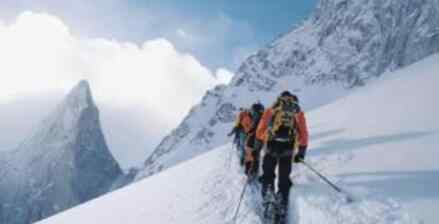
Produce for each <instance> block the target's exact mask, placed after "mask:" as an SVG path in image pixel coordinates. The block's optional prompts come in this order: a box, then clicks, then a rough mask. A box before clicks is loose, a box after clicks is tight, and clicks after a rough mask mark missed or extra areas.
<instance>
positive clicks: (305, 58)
mask: <svg viewBox="0 0 439 224" xmlns="http://www.w3.org/2000/svg"><path fill="white" fill-rule="evenodd" d="M438 51H439V1H438V0H410V1H396V0H363V1H357V0H321V1H320V2H319V4H318V6H317V8H316V10H315V11H314V13H313V14H312V15H311V16H310V18H309V19H307V20H306V21H304V23H303V24H302V25H301V26H299V27H297V28H296V29H294V30H293V31H291V32H289V33H287V34H285V35H283V36H281V37H280V38H279V39H277V40H276V41H274V42H273V43H271V44H269V45H268V46H267V47H266V48H264V49H261V50H259V51H258V52H257V53H256V54H254V55H251V56H250V57H249V58H248V59H247V60H245V61H244V62H243V64H242V65H241V66H240V68H239V69H238V71H237V72H236V75H235V77H234V78H233V80H232V81H231V83H230V84H229V85H228V86H218V87H216V88H215V89H213V90H211V91H209V92H208V93H207V94H206V95H205V96H204V98H203V99H202V101H201V103H200V104H199V105H196V106H195V107H194V108H193V109H192V110H191V111H190V113H189V114H188V115H187V116H186V118H185V119H184V120H183V122H182V123H181V124H180V125H179V126H178V127H177V128H176V129H175V130H174V131H172V133H170V134H169V135H168V136H167V137H165V138H164V139H163V141H162V142H161V144H160V145H159V146H158V147H157V148H156V149H155V151H154V152H153V153H152V155H151V156H150V157H149V158H148V159H147V160H146V161H145V164H144V169H143V170H142V171H141V172H139V174H138V176H137V179H140V178H143V177H145V176H149V175H152V174H154V173H157V172H159V171H161V170H163V169H165V168H168V167H170V166H173V165H175V164H177V163H179V162H181V161H185V160H187V159H189V158H192V157H193V156H195V155H198V154H200V153H203V152H206V151H207V150H210V149H213V148H214V147H217V146H220V145H222V144H224V143H225V142H226V137H225V135H226V133H227V131H228V130H229V129H230V128H231V125H232V121H233V120H234V118H235V115H236V113H237V111H238V109H239V107H242V106H246V107H248V106H250V104H251V103H253V102H255V101H257V100H261V101H262V102H263V103H264V104H265V105H267V106H269V104H270V103H271V102H272V101H273V100H274V99H275V97H276V96H277V95H278V94H279V93H280V92H281V91H283V90H285V89H288V90H290V91H293V92H295V93H296V94H297V95H299V97H300V100H301V104H302V106H303V108H305V109H306V110H309V109H313V108H316V107H318V106H321V105H324V104H327V103H330V102H332V101H334V100H335V99H337V98H339V97H341V96H345V95H347V94H348V93H349V92H351V91H352V89H354V88H357V87H359V86H363V85H367V83H368V82H370V81H373V80H376V78H377V77H380V76H382V75H383V74H384V73H385V72H386V71H392V70H396V69H399V68H401V67H404V66H407V65H410V64H412V63H414V62H416V61H418V60H420V59H423V58H424V57H426V56H429V55H431V54H433V53H435V52H438Z"/></svg>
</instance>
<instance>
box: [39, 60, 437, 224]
mask: <svg viewBox="0 0 439 224" xmlns="http://www.w3.org/2000/svg"><path fill="white" fill-rule="evenodd" d="M437 71H439V54H438V55H434V56H431V57H429V58H427V59H424V60H423V61H421V62H418V63H416V64H414V65H412V66H409V67H407V68H405V69H402V70H399V71H397V72H395V73H392V74H388V75H386V79H385V80H381V81H380V82H376V83H374V84H373V85H371V86H369V87H366V88H363V89H360V90H358V91H356V92H355V93H353V94H351V95H350V96H347V97H345V98H342V99H340V100H338V101H336V102H334V103H332V104H330V105H327V106H325V107H322V108H319V109H317V110H315V111H312V112H310V113H308V120H309V125H310V129H311V134H312V135H311V145H310V151H309V155H308V158H307V160H308V161H309V162H310V163H311V164H313V165H314V166H315V167H316V168H317V169H318V170H320V171H322V172H323V173H324V174H326V175H328V176H329V177H330V178H331V179H332V180H333V181H335V182H337V183H338V184H339V185H341V186H342V187H343V188H344V189H345V190H347V191H348V192H350V193H351V194H352V195H354V197H355V198H356V200H355V202H354V203H350V204H348V203H346V202H345V201H344V200H343V197H341V195H339V194H336V193H334V192H333V191H331V190H330V189H329V188H328V187H327V186H326V185H325V184H323V183H321V182H320V180H319V179H318V178H317V177H316V176H315V175H313V174H312V173H310V172H309V171H308V170H307V169H306V168H305V167H303V166H302V165H295V167H294V171H293V174H292V178H293V181H294V182H295V184H296V185H295V187H294V188H293V191H292V192H293V193H292V195H291V198H290V202H291V203H290V214H291V217H292V218H291V220H290V223H296V224H314V223H316V224H317V223H334V224H344V223H346V224H351V223H360V224H363V223H364V224H369V223H382V224H387V223H432V224H433V223H436V220H437V219H439V214H438V213H437V212H436V211H438V210H439V194H438V192H439V191H438V190H437V189H439V163H438V162H437V158H438V157H439V151H438V150H437V144H438V143H439V119H438V118H437V114H439V105H437V100H436V99H435V97H436V96H437V95H438V93H437V86H439V76H438V75H437V74H436V73H437ZM244 180H245V179H244V176H243V175H242V174H241V171H240V169H239V168H238V165H237V159H236V156H235V153H234V152H233V149H232V148H231V146H230V145H225V146H223V147H220V148H217V149H216V150H213V151H212V152H209V153H206V154H204V155H202V156H199V157H196V158H194V159H192V160H190V161H188V162H185V163H182V164H180V165H178V166H175V167H173V168H170V169H168V170H166V171H164V172H161V173H159V174H158V175H155V176H152V177H150V178H147V179H144V180H142V181H139V182H137V183H134V184H132V185H130V186H128V187H125V188H123V189H120V190H118V191H116V192H113V193H111V194H107V195H105V196H103V197H101V198H98V199H96V200H93V201H91V202H89V203H86V204H83V205H81V206H79V207H76V208H74V209H71V210H70V211H67V212H64V213H62V214H60V215H57V216H55V217H52V218H49V219H47V220H44V221H42V222H41V224H52V223H53V224H58V223H63V224H70V223H72V224H76V223H106V224H113V223H114V224H119V223H125V224H130V223H144V222H147V223H209V224H212V223H229V221H230V220H231V218H232V215H233V211H234V209H235V207H236V205H237V200H238V198H239V194H240V191H241V189H242V187H243V183H244ZM257 195H258V194H257V192H253V191H252V190H249V191H248V192H247V194H246V195H245V201H244V204H243V207H242V210H241V212H240V216H239V219H238V223H260V221H259V219H258V216H257V215H256V209H255V208H256V206H255V201H257V200H254V199H255V198H257Z"/></svg>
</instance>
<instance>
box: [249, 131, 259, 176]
mask: <svg viewBox="0 0 439 224" xmlns="http://www.w3.org/2000/svg"><path fill="white" fill-rule="evenodd" d="M262 146H263V143H262V141H260V140H258V139H257V138H256V135H255V134H253V135H250V136H249V137H248V140H247V147H248V148H251V149H252V157H253V159H254V161H253V162H246V164H245V173H246V174H250V175H254V176H257V175H258V173H259V161H260V153H261V149H262Z"/></svg>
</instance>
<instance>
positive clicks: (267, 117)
mask: <svg viewBox="0 0 439 224" xmlns="http://www.w3.org/2000/svg"><path fill="white" fill-rule="evenodd" d="M272 116H273V109H272V108H269V109H267V110H266V111H265V112H264V114H263V115H262V118H261V121H260V122H259V125H258V129H257V130H256V137H257V138H258V139H259V140H261V141H264V142H267V141H268V125H269V124H270V121H271V118H272ZM295 120H296V124H297V125H296V129H297V130H296V131H297V132H296V133H297V138H298V142H299V145H300V146H308V127H307V125H306V119H305V113H303V112H299V113H297V114H296V115H295Z"/></svg>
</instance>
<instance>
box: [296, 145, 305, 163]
mask: <svg viewBox="0 0 439 224" xmlns="http://www.w3.org/2000/svg"><path fill="white" fill-rule="evenodd" d="M306 148H307V146H306V145H301V146H299V152H297V154H296V156H295V157H294V162H295V163H300V162H302V161H303V160H305V154H306Z"/></svg>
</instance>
